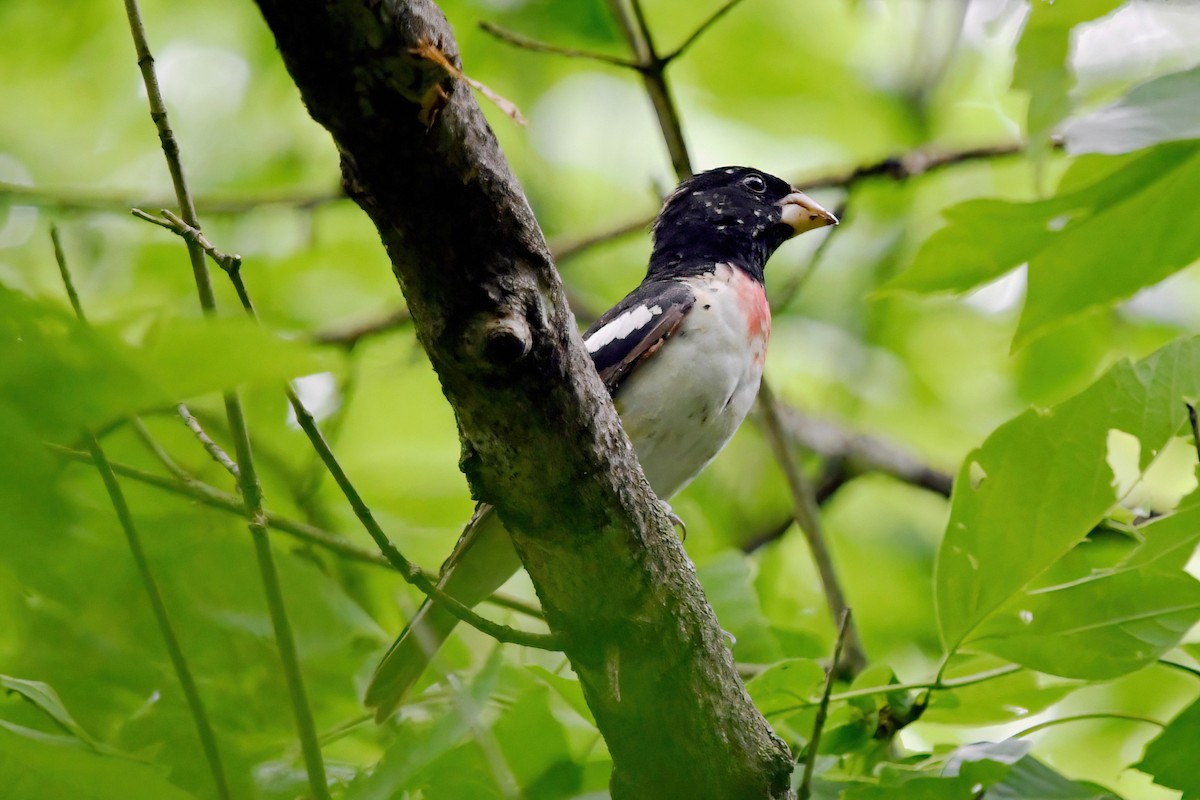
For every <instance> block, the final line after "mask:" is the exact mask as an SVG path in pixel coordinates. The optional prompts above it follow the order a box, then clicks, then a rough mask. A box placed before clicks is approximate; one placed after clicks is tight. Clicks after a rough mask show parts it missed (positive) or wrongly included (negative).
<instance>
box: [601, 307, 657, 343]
mask: <svg viewBox="0 0 1200 800" xmlns="http://www.w3.org/2000/svg"><path fill="white" fill-rule="evenodd" d="M661 313H663V310H662V306H638V307H636V308H631V309H629V310H628V311H626V312H625V313H624V314H622V315H621V316H619V317H617V318H616V319H614V320H613V321H612V322H610V323H608V324H607V325H605V326H604V327H603V328H601V329H600V330H598V331H596V332H595V333H593V334H592V335H591V336H589V337H588V338H587V341H586V342H584V345H585V346H586V347H587V351H588V352H589V353H594V352H596V351H597V350H599V349H600V348H601V347H604V345H606V344H608V343H609V342H611V341H613V340H614V339H624V338H625V337H626V336H628V335H629V334H631V333H633V332H634V331H637V330H641V329H642V328H644V327H646V324H647V323H649V322H650V320H652V319H654V318H655V317H657V316H658V315H659V314H661Z"/></svg>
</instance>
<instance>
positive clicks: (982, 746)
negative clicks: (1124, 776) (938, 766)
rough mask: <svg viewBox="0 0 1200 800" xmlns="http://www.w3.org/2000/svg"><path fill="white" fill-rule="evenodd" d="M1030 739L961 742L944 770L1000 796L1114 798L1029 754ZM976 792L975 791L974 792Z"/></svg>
mask: <svg viewBox="0 0 1200 800" xmlns="http://www.w3.org/2000/svg"><path fill="white" fill-rule="evenodd" d="M1030 747H1031V743H1030V742H1025V741H1021V740H1014V739H1005V740H1003V741H999V742H980V743H977V744H969V745H964V746H962V747H960V748H958V749H957V750H955V751H954V752H953V753H951V754H950V758H949V759H947V762H946V767H945V769H944V771H943V774H945V775H947V776H956V775H961V776H964V777H969V778H970V779H971V780H972V781H974V782H975V783H976V784H977V785H980V786H986V787H988V788H987V797H988V798H1002V800H1113V799H1114V798H1116V797H1117V796H1116V795H1115V794H1113V793H1112V792H1110V791H1108V790H1107V789H1104V788H1103V787H1099V786H1094V785H1091V784H1084V783H1077V782H1075V781H1073V780H1071V779H1069V778H1067V777H1065V776H1063V775H1061V774H1059V773H1058V772H1055V771H1054V770H1052V769H1050V768H1049V767H1047V766H1046V765H1045V764H1043V763H1042V762H1040V761H1038V760H1037V759H1035V758H1034V757H1033V756H1030V755H1028V753H1029V749H1030ZM975 796H978V795H975Z"/></svg>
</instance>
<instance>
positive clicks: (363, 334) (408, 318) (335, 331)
mask: <svg viewBox="0 0 1200 800" xmlns="http://www.w3.org/2000/svg"><path fill="white" fill-rule="evenodd" d="M411 324H412V314H409V313H408V309H407V308H397V309H396V310H394V311H389V312H387V313H386V314H383V315H381V316H378V317H372V318H371V319H368V320H364V321H362V322H356V323H351V324H349V325H345V326H343V327H340V328H328V329H326V330H323V331H317V332H316V333H314V334H313V337H312V338H313V341H315V342H318V343H319V344H336V345H339V346H341V347H344V348H346V349H347V350H351V349H353V348H354V346H355V345H357V344H358V343H359V342H361V341H362V340H363V339H367V338H370V337H372V336H377V335H379V334H381V333H386V332H388V331H391V330H395V329H397V328H405V327H408V326H409V325H411Z"/></svg>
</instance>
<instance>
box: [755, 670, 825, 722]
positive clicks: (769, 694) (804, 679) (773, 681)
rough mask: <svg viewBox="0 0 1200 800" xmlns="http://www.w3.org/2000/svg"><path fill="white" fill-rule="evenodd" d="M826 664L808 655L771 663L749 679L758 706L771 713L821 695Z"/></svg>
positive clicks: (794, 706)
mask: <svg viewBox="0 0 1200 800" xmlns="http://www.w3.org/2000/svg"><path fill="white" fill-rule="evenodd" d="M824 683H825V668H824V667H822V666H821V665H820V664H819V663H817V662H816V661H813V660H812V659H808V658H789V659H786V660H784V661H780V662H778V663H776V664H772V665H771V666H770V667H768V668H767V669H766V670H765V671H763V672H762V673H761V674H759V675H756V676H754V678H753V679H752V680H750V681H748V682H747V683H746V691H747V692H749V693H750V699H752V700H753V701H754V704H755V705H756V706H758V710H759V711H761V712H763V713H764V714H767V715H771V714H775V713H781V712H783V711H785V710H788V709H793V708H802V707H804V706H806V705H809V704H811V702H812V701H813V700H814V699H816V698H818V697H819V696H820V692H821V688H822V687H823V686H824Z"/></svg>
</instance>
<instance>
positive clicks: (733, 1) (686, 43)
mask: <svg viewBox="0 0 1200 800" xmlns="http://www.w3.org/2000/svg"><path fill="white" fill-rule="evenodd" d="M740 2H742V0H729V1H728V2H727V3H725V5H723V6H721V7H720V8H718V9H717V10H716V11H714V12H713V13H712V16H710V17H709V18H708V19H706V20H704V22H702V23H700V26H699V27H698V28H696V30H694V31H692V34H691V35H690V36H688V37H687V38H686V39H684V40H683V44H681V45H679V47H676V48H675V49H674V50H672V51H671V52H670V53H667V54H666V55H665V56H663V57H662V62H663V66H666V65H667V64H670V63H671V62H672V61H674V60H675V59H677V58H679V57H680V56H681V55H683V54H684V53H685V52H687V49H688V48H689V47H691V46H692V45H693V44H695V43H696V40H697V39H699V38H700V37H701V36H703V35H704V34H705V33H706V32H707V31H708V29H709V28H711V27H712V26H713V25H714V24H716V22H717V21H718V20H719V19H721V17H723V16H725V15H726V14H728V13H729V12H730V11H732V10H733V8H734V6H736V5H737V4H738V3H740Z"/></svg>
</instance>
